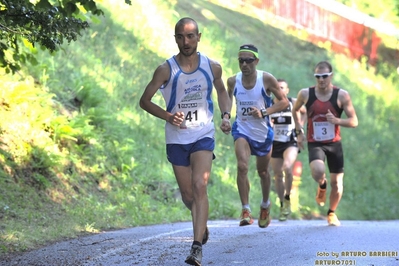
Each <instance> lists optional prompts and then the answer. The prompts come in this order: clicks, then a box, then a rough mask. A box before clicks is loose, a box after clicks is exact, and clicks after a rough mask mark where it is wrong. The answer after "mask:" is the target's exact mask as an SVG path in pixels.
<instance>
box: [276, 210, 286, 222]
mask: <svg viewBox="0 0 399 266" xmlns="http://www.w3.org/2000/svg"><path fill="white" fill-rule="evenodd" d="M278 220H279V221H280V222H284V221H287V215H285V214H284V207H281V208H280V214H279V216H278Z"/></svg>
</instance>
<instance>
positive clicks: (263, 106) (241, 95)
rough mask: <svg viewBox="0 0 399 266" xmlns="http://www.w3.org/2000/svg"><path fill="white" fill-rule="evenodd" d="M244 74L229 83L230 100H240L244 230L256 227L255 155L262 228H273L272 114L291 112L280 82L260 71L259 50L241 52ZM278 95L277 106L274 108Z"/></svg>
mask: <svg viewBox="0 0 399 266" xmlns="http://www.w3.org/2000/svg"><path fill="white" fill-rule="evenodd" d="M238 62H239V67H240V70H241V72H239V73H238V74H237V75H235V76H232V77H230V78H229V79H228V80H227V90H228V93H229V97H230V99H231V100H232V101H233V97H235V98H236V112H237V115H236V120H235V122H234V124H233V128H232V135H233V138H234V148H235V153H236V158H237V187H238V192H239V195H240V200H241V204H242V209H241V219H240V223H239V225H240V226H244V225H250V224H252V223H253V218H252V214H251V208H250V204H249V187H250V186H249V180H248V170H249V169H248V167H249V160H250V157H251V155H255V156H256V167H257V172H258V174H259V177H260V180H261V182H260V183H261V186H262V189H261V190H262V200H261V203H260V211H259V219H258V226H259V227H261V228H265V227H267V226H268V225H269V224H270V221H271V216H270V200H269V194H270V185H271V182H270V174H269V171H268V170H269V169H268V168H269V161H270V155H271V148H272V143H273V129H272V127H271V125H270V121H269V114H272V113H274V112H280V111H282V110H284V109H285V108H287V106H288V100H287V98H286V96H285V95H284V94H283V93H282V92H281V91H280V88H279V86H278V83H277V80H276V79H275V78H274V77H273V75H271V74H270V73H267V72H264V71H260V70H257V69H256V66H257V64H258V63H259V56H258V48H256V47H255V46H254V45H252V44H245V45H242V46H241V47H240V49H239V52H238ZM272 94H274V96H275V98H276V104H274V105H272V104H271V103H272V98H271V95H272Z"/></svg>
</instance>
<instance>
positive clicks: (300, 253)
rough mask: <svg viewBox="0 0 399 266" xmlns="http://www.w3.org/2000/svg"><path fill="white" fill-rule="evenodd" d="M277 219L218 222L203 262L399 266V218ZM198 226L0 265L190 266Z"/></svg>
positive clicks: (160, 228)
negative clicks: (261, 223) (331, 222)
mask: <svg viewBox="0 0 399 266" xmlns="http://www.w3.org/2000/svg"><path fill="white" fill-rule="evenodd" d="M341 223H342V224H341V226H340V227H332V226H327V222H326V221H324V220H312V221H299V220H288V221H287V222H279V221H277V220H273V221H272V223H271V224H270V226H269V227H267V228H265V229H262V228H259V227H258V226H257V221H255V223H254V224H253V225H250V226H245V227H239V226H238V221H236V220H234V221H233V220H227V221H210V222H209V223H208V227H209V230H210V238H209V241H208V243H207V244H206V245H204V247H203V261H202V265H211V266H219V265H223V266H226V265H284V266H289V265H295V266H298V265H361V266H363V265H367V266H382V265H386V266H394V265H399V220H395V221H341ZM191 242H192V228H191V223H190V222H184V223H174V224H165V225H154V226H145V227H135V228H130V229H125V230H119V231H112V232H103V233H100V234H97V235H93V236H88V237H82V238H78V239H73V240H69V241H65V242H60V243H56V244H54V245H51V246H48V247H45V248H42V249H39V250H35V251H31V252H27V253H25V254H22V255H20V256H14V257H12V258H6V259H4V260H3V261H0V265H7V266H11V265H18V266H25V265H26V266H28V265H29V266H39V265H40V266H41V265H43V266H57V265H62V266H64V265H74V266H75V265H82V266H83V265H84V266H89V265H96V266H101V265H104V266H109V265H119V266H130V265H168V266H169V265H171V266H175V265H186V264H185V263H184V260H185V258H186V256H187V255H188V253H189V250H190V246H191Z"/></svg>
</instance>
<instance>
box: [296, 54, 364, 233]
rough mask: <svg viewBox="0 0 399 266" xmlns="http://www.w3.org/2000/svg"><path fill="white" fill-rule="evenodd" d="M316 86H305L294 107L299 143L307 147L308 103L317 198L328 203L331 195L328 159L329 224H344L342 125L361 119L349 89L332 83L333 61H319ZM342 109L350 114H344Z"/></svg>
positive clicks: (302, 146) (312, 169) (310, 144)
mask: <svg viewBox="0 0 399 266" xmlns="http://www.w3.org/2000/svg"><path fill="white" fill-rule="evenodd" d="M314 76H315V78H316V86H314V87H310V88H306V89H302V90H300V91H299V93H298V97H297V101H296V103H295V105H294V108H293V110H292V114H293V117H294V121H295V133H296V134H297V141H298V147H299V148H300V149H303V148H304V141H305V137H304V132H303V129H302V128H301V124H300V114H299V109H300V108H301V106H302V105H305V107H306V112H307V118H308V120H307V139H306V140H307V141H308V151H309V164H310V169H311V173H312V177H313V179H314V180H315V181H316V182H317V183H318V184H319V186H318V187H317V194H316V202H317V203H318V204H319V205H320V206H324V204H325V202H326V198H327V180H326V169H325V161H326V160H327V165H328V169H329V172H330V187H331V192H330V197H329V199H330V204H329V209H328V212H327V220H328V224H329V225H335V226H338V225H340V221H339V220H338V218H337V215H336V214H335V210H336V209H337V207H338V204H339V202H340V200H341V197H342V193H343V177H344V154H343V149H342V143H341V134H340V127H341V126H342V127H356V126H357V125H358V120H357V116H356V111H355V108H354V107H353V104H352V100H351V97H350V95H349V93H348V92H347V91H345V90H343V89H339V88H337V87H335V86H334V85H333V84H332V83H331V79H332V77H333V70H332V66H331V64H330V63H328V62H326V61H322V62H320V63H318V64H317V65H316V68H315V72H314ZM342 112H344V113H345V115H346V118H341V114H342Z"/></svg>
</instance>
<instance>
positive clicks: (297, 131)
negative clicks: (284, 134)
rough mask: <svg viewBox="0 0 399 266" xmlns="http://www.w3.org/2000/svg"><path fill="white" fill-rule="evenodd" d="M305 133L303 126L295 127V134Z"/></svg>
mask: <svg viewBox="0 0 399 266" xmlns="http://www.w3.org/2000/svg"><path fill="white" fill-rule="evenodd" d="M302 133H303V128H301V129H299V130H298V129H295V134H296V135H297V136H298V135H301V134H302Z"/></svg>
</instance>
